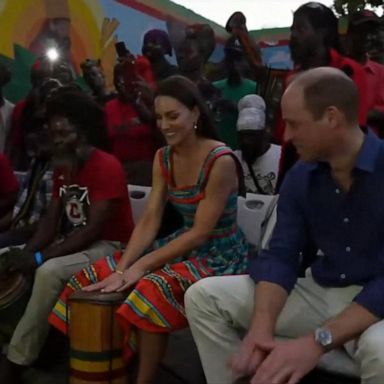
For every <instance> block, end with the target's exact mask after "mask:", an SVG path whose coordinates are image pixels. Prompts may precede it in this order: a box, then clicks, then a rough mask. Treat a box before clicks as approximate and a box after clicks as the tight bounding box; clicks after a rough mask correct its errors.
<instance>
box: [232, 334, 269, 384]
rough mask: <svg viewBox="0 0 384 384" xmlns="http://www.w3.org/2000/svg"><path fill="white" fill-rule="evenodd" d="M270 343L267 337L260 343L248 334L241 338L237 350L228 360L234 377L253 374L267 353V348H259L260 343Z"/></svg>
mask: <svg viewBox="0 0 384 384" xmlns="http://www.w3.org/2000/svg"><path fill="white" fill-rule="evenodd" d="M271 343H273V340H269V339H268V341H266V342H265V343H261V342H259V341H258V338H256V337H254V336H252V335H251V334H248V335H247V336H246V337H245V338H244V339H243V341H242V343H241V346H240V349H239V351H238V352H236V353H235V354H234V355H233V356H232V357H231V359H230V361H229V362H228V364H229V366H230V368H231V369H232V371H233V373H234V377H235V378H241V377H248V376H252V375H254V374H255V372H256V370H257V368H258V367H259V366H260V364H261V363H262V362H263V361H264V359H265V358H266V356H267V354H268V352H267V351H268V350H267V351H266V350H265V348H261V347H260V345H264V344H268V345H270V344H271Z"/></svg>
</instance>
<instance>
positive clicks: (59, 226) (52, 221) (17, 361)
mask: <svg viewBox="0 0 384 384" xmlns="http://www.w3.org/2000/svg"><path fill="white" fill-rule="evenodd" d="M47 122H48V127H49V133H50V135H51V138H52V145H53V159H52V160H53V165H54V175H53V183H54V184H53V197H52V201H51V203H50V205H49V207H48V210H47V213H46V215H45V216H44V217H43V218H42V220H41V221H40V223H39V227H38V229H37V231H36V233H35V234H34V236H33V237H32V238H31V239H30V240H29V241H28V242H27V244H26V245H25V247H24V248H23V249H22V250H19V249H16V250H15V249H13V250H11V251H9V252H8V253H7V254H6V256H5V258H4V259H3V260H5V264H6V267H7V270H9V271H21V272H22V273H23V274H24V275H31V274H34V285H33V288H32V295H31V297H30V300H29V303H28V305H27V307H26V310H25V312H24V315H23V316H22V318H21V319H20V321H19V323H18V325H17V327H16V329H15V331H14V333H13V336H12V339H11V342H10V344H9V347H8V355H7V359H4V361H3V362H2V365H1V366H0V383H7V384H13V383H18V382H19V380H20V374H21V373H22V372H23V369H22V368H23V367H26V366H29V365H30V364H32V363H33V362H34V361H35V360H36V358H37V357H38V355H39V352H40V350H41V348H42V346H43V344H44V341H45V339H46V336H47V334H48V330H49V324H48V315H49V313H50V311H51V310H52V307H53V305H54V304H55V303H56V301H57V297H58V295H59V293H60V292H61V291H62V289H63V288H64V286H65V283H66V282H67V280H68V279H69V278H70V277H71V276H72V275H73V274H74V273H76V272H78V271H80V270H81V269H82V268H84V267H86V266H88V265H90V264H92V263H93V262H95V261H96V260H97V259H98V258H100V257H103V256H105V255H106V254H112V253H113V252H114V251H115V250H116V249H119V248H120V245H121V243H126V242H127V241H128V239H129V236H130V234H131V231H132V228H133V221H132V214H131V207H130V203H129V198H128V193H127V187H126V180H125V175H124V171H123V168H122V166H121V165H120V163H119V162H118V160H117V159H116V158H115V157H113V156H112V155H110V154H108V153H106V152H104V151H103V150H100V149H99V148H102V149H104V148H105V146H106V143H108V140H106V133H105V128H104V126H103V123H102V122H103V112H102V110H101V109H100V107H99V106H98V105H97V104H96V103H95V102H94V101H93V100H92V99H91V98H90V97H89V96H88V95H86V94H84V93H83V92H81V91H79V90H74V89H73V88H71V89H68V88H62V89H60V90H58V91H57V92H56V93H55V94H54V95H52V97H51V99H50V100H49V102H48V103H47ZM0 321H1V319H0Z"/></svg>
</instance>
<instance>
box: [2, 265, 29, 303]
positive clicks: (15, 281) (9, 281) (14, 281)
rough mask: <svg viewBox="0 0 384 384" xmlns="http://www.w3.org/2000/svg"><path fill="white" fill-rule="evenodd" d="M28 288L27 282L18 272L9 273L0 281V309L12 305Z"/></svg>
mask: <svg viewBox="0 0 384 384" xmlns="http://www.w3.org/2000/svg"><path fill="white" fill-rule="evenodd" d="M28 288H29V285H28V282H27V280H26V279H25V277H24V276H23V275H22V274H21V273H20V272H14V273H11V274H9V276H7V277H6V278H5V279H4V280H2V281H1V282H0V309H4V308H7V307H9V306H10V305H12V304H13V303H14V302H15V301H17V300H18V299H19V298H20V297H21V296H22V295H23V294H24V293H25V292H26V291H27V290H28Z"/></svg>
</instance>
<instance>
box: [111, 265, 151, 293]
mask: <svg viewBox="0 0 384 384" xmlns="http://www.w3.org/2000/svg"><path fill="white" fill-rule="evenodd" d="M145 273H146V269H145V268H144V267H143V266H142V265H141V263H140V260H139V261H137V262H136V263H135V264H133V265H132V266H131V267H130V268H128V269H126V270H125V271H124V273H123V275H122V276H123V282H124V283H123V285H122V286H121V287H120V288H118V289H117V292H121V291H124V290H125V289H128V288H129V287H132V285H134V284H136V283H137V282H138V281H139V280H140V279H141V278H142V277H143V276H144V275H145Z"/></svg>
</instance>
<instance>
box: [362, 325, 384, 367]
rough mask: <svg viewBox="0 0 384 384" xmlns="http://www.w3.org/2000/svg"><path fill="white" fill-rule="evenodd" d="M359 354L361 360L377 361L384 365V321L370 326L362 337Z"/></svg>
mask: <svg viewBox="0 0 384 384" xmlns="http://www.w3.org/2000/svg"><path fill="white" fill-rule="evenodd" d="M358 355H359V356H360V359H361V361H362V362H363V361H364V360H365V361H375V362H377V363H379V364H380V365H381V366H383V367H384V321H380V322H379V323H376V324H374V325H372V326H371V327H369V328H368V329H367V330H366V331H365V332H364V333H363V334H362V335H361V337H360V340H359V345H358Z"/></svg>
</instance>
